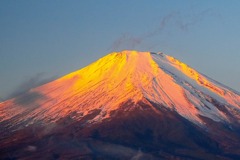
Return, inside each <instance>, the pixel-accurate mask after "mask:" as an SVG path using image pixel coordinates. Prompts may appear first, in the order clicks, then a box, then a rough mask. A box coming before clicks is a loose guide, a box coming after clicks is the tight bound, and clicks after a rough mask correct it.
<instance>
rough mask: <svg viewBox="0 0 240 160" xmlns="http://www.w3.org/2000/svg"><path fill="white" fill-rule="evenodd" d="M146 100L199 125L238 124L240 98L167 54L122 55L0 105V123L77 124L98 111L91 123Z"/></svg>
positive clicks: (108, 57)
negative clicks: (74, 121) (205, 119)
mask: <svg viewBox="0 0 240 160" xmlns="http://www.w3.org/2000/svg"><path fill="white" fill-rule="evenodd" d="M144 98H146V99H148V100H149V101H152V102H155V103H158V104H161V105H163V106H164V107H166V108H168V109H170V110H173V111H176V112H178V113H179V114H180V115H181V116H183V117H185V118H187V119H188V120H190V121H192V122H194V123H195V124H198V125H204V124H203V121H202V120H201V118H200V117H199V115H201V116H204V117H208V118H210V119H212V120H214V121H223V122H228V121H231V118H234V119H237V120H240V116H239V115H240V96H239V95H238V94H237V93H235V92H234V91H232V90H230V89H228V88H226V87H225V86H223V85H220V84H219V83H216V82H215V81H213V80H211V79H209V78H207V77H206V76H203V75H201V74H200V73H198V72H197V71H196V70H194V69H192V68H190V67H189V66H187V65H186V64H184V63H182V62H180V61H179V60H177V59H175V58H173V57H170V56H167V55H165V54H162V53H150V52H137V51H122V52H114V53H111V54H108V55H107V56H105V57H103V58H101V59H99V60H98V61H96V62H94V63H92V64H90V65H89V66H87V67H85V68H83V69H80V70H78V71H75V72H72V73H70V74H68V75H66V76H63V77H61V78H59V79H57V80H55V81H53V82H50V83H48V84H45V85H43V86H40V87H37V88H34V89H31V90H30V91H29V92H28V93H26V94H24V95H21V96H19V97H16V98H14V99H10V100H8V101H6V102H3V103H1V104H0V122H3V121H8V120H9V121H11V124H12V125H13V124H14V125H18V124H21V125H22V124H24V125H26V126H27V125H29V124H32V123H39V122H41V123H49V122H54V121H57V120H59V119H60V118H63V117H66V116H70V117H71V118H73V119H77V120H80V119H81V118H83V117H84V116H85V115H88V114H91V113H93V112H94V111H96V110H97V111H99V114H98V115H97V116H96V117H94V118H93V119H92V121H90V122H89V123H93V122H100V121H101V120H103V119H106V118H111V116H110V113H111V111H114V110H117V109H118V108H119V106H120V104H121V103H123V102H126V101H128V100H129V99H131V100H132V101H133V102H135V103H136V102H138V101H140V100H143V99H144ZM219 106H221V108H224V109H225V108H226V109H225V110H224V109H221V108H220V107H219ZM131 109H133V108H127V109H125V110H126V111H127V110H131ZM226 111H227V112H226Z"/></svg>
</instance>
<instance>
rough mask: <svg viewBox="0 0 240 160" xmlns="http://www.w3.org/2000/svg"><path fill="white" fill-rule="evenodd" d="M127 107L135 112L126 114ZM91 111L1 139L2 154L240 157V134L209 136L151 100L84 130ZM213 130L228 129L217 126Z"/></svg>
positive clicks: (60, 156)
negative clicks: (83, 115)
mask: <svg viewBox="0 0 240 160" xmlns="http://www.w3.org/2000/svg"><path fill="white" fill-rule="evenodd" d="M126 108H134V109H133V110H131V111H129V112H128V113H126V112H125V111H124V110H125V109H126ZM94 112H95V113H94ZM92 113H93V114H91V115H89V116H88V117H85V119H82V120H80V121H75V120H73V119H71V118H70V117H68V118H64V119H61V120H59V121H58V122H57V123H56V124H55V125H53V126H51V125H50V126H41V125H39V126H36V125H34V126H29V127H27V128H25V129H24V130H21V131H19V132H16V133H14V134H13V135H11V136H9V137H5V138H4V139H1V141H0V142H1V144H2V146H1V155H2V157H4V158H6V157H8V155H9V154H11V155H13V157H15V158H19V157H22V156H24V157H25V158H27V159H32V158H34V159H37V157H39V156H40V155H41V158H47V159H49V158H53V159H54V157H55V159H58V158H59V159H64V158H67V159H69V158H70V159H74V158H76V157H80V158H83V159H131V158H133V157H134V156H135V157H137V155H138V156H140V159H144V158H147V159H199V160H201V159H202V160H205V159H209V160H210V159H224V160H225V159H233V158H240V154H237V153H238V148H239V147H240V146H239V144H240V143H239V139H238V138H239V134H235V135H234V134H231V133H230V132H229V133H230V134H231V135H228V136H230V137H232V139H229V140H226V139H225V137H218V135H214V134H209V132H208V131H207V130H205V131H204V130H202V128H199V127H198V126H197V125H194V124H192V123H190V122H189V121H188V120H186V119H184V118H182V117H181V116H179V115H178V114H177V113H176V112H174V111H170V110H168V109H165V108H164V107H162V106H159V105H156V104H154V103H150V102H148V101H147V100H144V101H140V102H138V103H137V104H134V103H133V102H132V101H128V102H126V103H123V104H122V105H121V106H120V109H119V110H118V111H116V112H112V116H113V118H112V119H111V120H104V121H103V122H102V123H100V124H93V125H88V126H87V127H85V124H86V122H87V121H88V120H91V119H92V118H94V117H95V116H97V113H98V112H97V111H93V112H92ZM209 128H210V129H214V131H215V130H223V131H224V130H227V129H226V128H225V127H224V126H222V125H218V124H217V123H215V122H212V125H210V126H209ZM18 138H19V139H18ZM13 139H14V141H15V142H14V144H13ZM222 140H224V141H222ZM234 141H235V142H236V143H237V144H238V146H235V147H236V148H235V149H234V148H231V152H229V151H227V152H225V147H227V146H226V144H227V143H225V142H228V143H233V142H234ZM237 141H238V142H237ZM237 147H238V148H237ZM9 151H12V152H9ZM27 153H31V154H30V155H28V154H27ZM139 154H140V155H139ZM141 157H142V158H141Z"/></svg>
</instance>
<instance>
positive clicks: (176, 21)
mask: <svg viewBox="0 0 240 160" xmlns="http://www.w3.org/2000/svg"><path fill="white" fill-rule="evenodd" d="M207 16H216V15H215V14H214V13H213V11H212V10H211V9H206V10H203V11H201V12H198V13H192V14H190V15H185V14H183V13H181V12H179V11H174V12H171V13H169V14H167V15H165V16H164V17H162V18H161V19H160V20H159V23H158V25H156V27H155V29H153V30H149V31H148V32H145V33H143V34H142V35H137V36H135V35H132V34H130V33H124V34H122V35H120V37H118V38H117V39H116V40H115V41H114V42H113V43H112V45H111V46H110V50H111V51H115V50H119V49H126V48H131V49H135V48H136V47H138V46H140V45H142V44H143V43H144V42H145V41H146V40H147V39H150V38H152V37H155V36H159V35H160V34H162V33H163V31H164V30H166V29H167V28H168V27H171V28H174V29H175V30H179V31H181V32H188V31H189V30H190V29H191V27H193V26H195V25H197V24H198V23H200V22H201V21H203V19H204V18H205V17H207ZM185 17H188V18H185ZM151 47H152V46H151Z"/></svg>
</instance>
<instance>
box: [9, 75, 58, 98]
mask: <svg viewBox="0 0 240 160" xmlns="http://www.w3.org/2000/svg"><path fill="white" fill-rule="evenodd" d="M54 79H56V76H53V77H48V78H46V76H45V73H38V74H36V75H35V76H33V77H31V78H29V79H26V81H24V82H23V83H22V84H20V85H19V86H18V87H17V88H16V89H15V90H14V91H13V92H12V93H10V94H9V95H8V96H7V98H6V99H5V100H7V99H10V98H13V97H17V96H19V95H22V94H26V93H27V92H28V91H29V90H30V89H31V88H35V87H37V86H40V85H43V84H45V83H48V82H50V81H52V80H54ZM33 97H39V96H37V94H35V96H33ZM20 101H21V100H20Z"/></svg>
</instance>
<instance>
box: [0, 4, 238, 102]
mask: <svg viewBox="0 0 240 160" xmlns="http://www.w3.org/2000/svg"><path fill="white" fill-rule="evenodd" d="M239 5H240V2H239V1H232V2H226V1H211V2H208V1H201V2H199V1H197V2H192V1H188V0H184V1H181V2H175V3H174V4H172V3H171V2H168V1H166V0H162V1H152V3H149V1H146V0H143V1H137V0H133V1H131V2H128V1H121V2H113V1H110V0H106V1H104V2H101V3H100V2H99V3H96V1H89V2H85V1H82V2H79V1H71V2H69V1H61V2H55V1H51V2H49V1H41V2H37V1H34V2H33V1H28V0H26V1H21V2H20V1H19V2H17V1H8V0H3V1H1V2H0V17H1V22H0V33H1V36H0V43H1V47H0V53H1V54H0V56H1V58H0V73H1V77H0V81H1V86H0V87H1V90H0V101H1V100H5V99H7V98H9V97H14V96H15V95H17V94H20V93H22V92H25V91H26V90H28V89H30V88H34V87H36V86H39V85H41V84H44V83H47V82H49V81H51V80H54V79H56V78H59V77H61V76H63V75H66V74H68V73H70V72H73V71H76V70H78V69H81V68H83V67H85V66H87V65H88V64H90V63H92V62H94V61H96V60H98V59H99V58H101V57H103V56H104V55H107V54H108V53H111V52H112V51H121V50H138V51H146V50H147V51H149V52H156V53H157V52H159V51H161V52H163V53H164V54H167V55H170V56H173V57H175V58H177V59H179V60H180V61H182V62H184V63H186V64H187V65H189V66H191V67H192V68H194V69H196V70H197V71H198V72H200V73H203V74H204V75H207V76H208V77H211V78H212V79H214V80H216V81H218V82H220V83H222V84H224V85H226V86H228V87H230V88H232V89H233V90H236V91H237V92H239V91H240V81H239V79H240V70H239V68H240V64H239V61H240V53H239V50H240V46H239V44H238V42H239V41H240V36H239V35H240V32H239V27H240V22H238V21H236V20H237V19H239V18H240V14H238V13H239V9H238V6H239Z"/></svg>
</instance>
